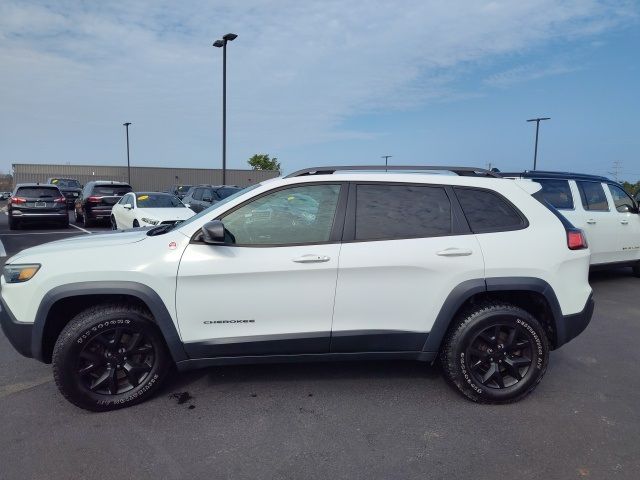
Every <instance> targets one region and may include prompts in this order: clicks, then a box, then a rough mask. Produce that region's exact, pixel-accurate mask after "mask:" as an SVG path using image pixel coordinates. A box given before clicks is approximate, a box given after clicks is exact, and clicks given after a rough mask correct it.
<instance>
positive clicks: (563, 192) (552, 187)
mask: <svg viewBox="0 0 640 480" xmlns="http://www.w3.org/2000/svg"><path fill="white" fill-rule="evenodd" d="M534 181H535V182H538V183H539V184H540V185H542V190H541V193H542V197H543V198H544V199H545V200H546V201H547V202H549V203H550V204H551V205H553V206H554V207H556V208H560V209H565V210H573V197H572V196H571V188H570V187H569V181H568V180H550V179H538V178H536V179H535V180H534Z"/></svg>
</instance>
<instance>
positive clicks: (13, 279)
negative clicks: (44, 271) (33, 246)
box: [2, 263, 40, 283]
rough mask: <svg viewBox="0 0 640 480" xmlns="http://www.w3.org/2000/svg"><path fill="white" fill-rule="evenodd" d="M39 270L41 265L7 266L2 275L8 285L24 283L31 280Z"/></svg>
mask: <svg viewBox="0 0 640 480" xmlns="http://www.w3.org/2000/svg"><path fill="white" fill-rule="evenodd" d="M38 270H40V264H39V263H28V264H27V263H25V264H22V265H20V264H16V265H5V266H4V269H3V270H2V275H3V276H4V281H5V282H7V283H22V282H26V281H28V280H31V279H32V278H33V276H34V275H35V274H36V273H37V272H38Z"/></svg>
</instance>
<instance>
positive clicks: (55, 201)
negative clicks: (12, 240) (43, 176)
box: [7, 183, 69, 230]
mask: <svg viewBox="0 0 640 480" xmlns="http://www.w3.org/2000/svg"><path fill="white" fill-rule="evenodd" d="M7 215H8V216H9V229H11V230H15V229H17V228H19V227H20V225H21V224H22V223H23V222H25V221H29V222H33V223H35V222H37V221H39V222H46V221H54V222H57V223H59V224H61V225H62V226H63V227H65V228H67V227H68V226H69V214H68V213H67V205H66V200H65V198H64V196H63V195H62V192H61V191H60V189H59V188H58V187H56V186H55V185H44V184H39V183H19V184H18V185H16V188H15V190H14V191H13V193H12V194H11V201H10V202H9V203H8V205H7Z"/></svg>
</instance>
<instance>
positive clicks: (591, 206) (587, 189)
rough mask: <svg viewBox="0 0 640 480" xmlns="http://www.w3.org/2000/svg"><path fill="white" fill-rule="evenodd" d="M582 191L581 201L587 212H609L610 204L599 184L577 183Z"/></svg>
mask: <svg viewBox="0 0 640 480" xmlns="http://www.w3.org/2000/svg"><path fill="white" fill-rule="evenodd" d="M576 183H577V184H578V190H580V199H581V200H582V206H583V207H584V209H585V210H592V211H600V212H608V211H609V204H608V203H607V197H606V196H605V194H604V188H602V184H601V183H597V182H576Z"/></svg>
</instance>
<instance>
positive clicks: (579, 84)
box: [0, 0, 640, 181]
mask: <svg viewBox="0 0 640 480" xmlns="http://www.w3.org/2000/svg"><path fill="white" fill-rule="evenodd" d="M132 3H133V4H132ZM639 26H640V5H639V4H638V3H637V2H636V1H624V0H620V1H617V0H601V1H600V0H569V1H558V0H536V1H525V0H522V1H517V2H516V1H483V0H465V1H462V0H459V1H434V0H421V1H417V0H416V1H413V0H407V1H397V2H373V1H372V2H363V1H358V0H353V1H350V2H343V1H334V0H325V1H323V2H300V1H292V0H271V1H261V0H243V1H242V2H228V1H227V2H217V1H215V2H189V1H185V2H163V1H147V0H139V1H137V2H126V3H125V2H111V1H102V2H79V1H65V0H59V1H56V2H44V1H40V2H36V1H25V0H22V1H13V0H2V2H0V65H1V70H2V73H1V75H0V171H4V172H8V171H10V168H11V164H12V163H21V162H34V163H48V162H52V163H71V164H74V163H76V164H86V163H89V164H121V163H122V162H124V161H126V156H125V141H124V127H123V126H122V123H123V122H125V121H130V122H132V123H133V125H132V126H131V130H130V133H131V158H132V163H133V164H135V165H147V166H152V165H157V166H172V165H177V166H190V167H218V166H219V165H220V161H221V154H220V145H221V118H220V117H221V67H222V58H221V51H220V50H218V49H214V48H213V47H211V43H212V41H213V40H215V39H216V38H217V37H219V36H220V35H222V34H224V33H226V32H234V33H237V34H238V35H239V37H238V39H237V40H236V41H234V42H233V43H231V44H230V46H229V52H228V53H229V58H228V82H229V83H228V147H227V148H228V150H227V151H228V162H229V167H231V168H244V167H246V160H247V158H248V157H249V156H251V155H252V154H253V153H257V152H268V153H270V154H271V155H275V156H277V157H278V158H279V159H280V161H281V162H282V164H283V167H284V170H285V171H291V170H293V169H297V168H303V167H306V166H312V165H323V164H325V165H326V164H332V163H338V164H341V163H342V164H344V163H377V162H380V161H382V160H381V159H380V156H381V155H384V154H389V155H393V157H392V158H391V159H390V162H391V163H396V164H420V163H422V164H426V163H428V164H458V165H475V166H486V165H487V164H488V163H489V162H491V163H492V165H494V166H497V167H498V168H500V169H502V170H513V169H525V168H531V166H532V157H533V139H534V127H533V125H532V124H528V123H526V122H525V120H526V119H527V118H531V117H535V116H549V117H552V119H551V120H549V121H548V122H545V123H544V124H542V125H541V137H540V147H539V156H538V160H539V163H538V168H541V169H542V168H544V169H559V170H574V171H580V172H587V173H596V174H604V175H606V174H608V172H611V171H612V166H613V162H614V161H618V162H620V164H621V173H620V179H627V180H631V181H637V180H639V179H640V155H639V153H638V152H640V133H639V132H640V120H639V118H640V116H639V112H640V93H639V88H638V86H639V85H640V65H639V63H640V62H639V58H640V57H639V56H638V51H640V28H639Z"/></svg>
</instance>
